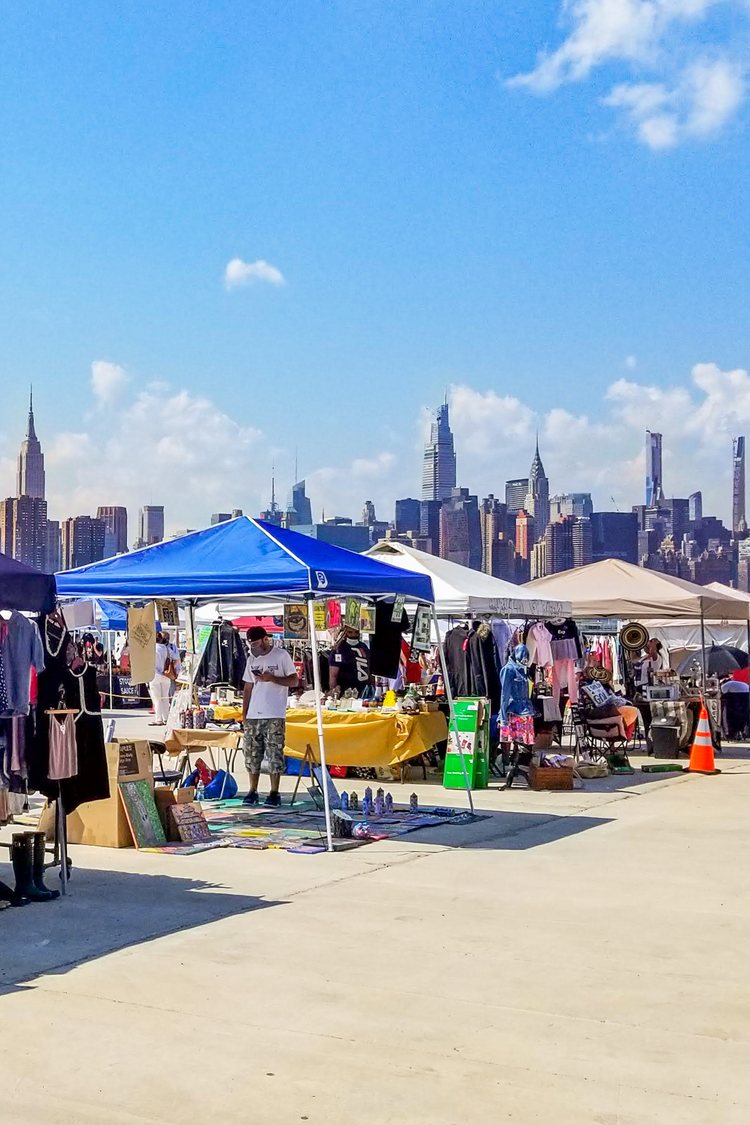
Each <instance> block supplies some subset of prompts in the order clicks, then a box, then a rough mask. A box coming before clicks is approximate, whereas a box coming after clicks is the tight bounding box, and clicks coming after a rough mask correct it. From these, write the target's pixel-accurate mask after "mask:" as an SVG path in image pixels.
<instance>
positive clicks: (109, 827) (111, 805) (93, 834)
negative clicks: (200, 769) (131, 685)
mask: <svg viewBox="0 0 750 1125" xmlns="http://www.w3.org/2000/svg"><path fill="white" fill-rule="evenodd" d="M105 751H106V755H107V772H108V774H109V797H108V798H107V800H106V801H90V802H88V803H87V804H84V805H79V806H78V808H77V809H76V811H75V812H73V813H70V814H69V816H68V841H69V843H71V844H91V845H93V846H94V847H99V848H132V846H133V837H132V835H131V832H130V825H129V824H128V819H127V817H126V816H125V809H124V808H123V806H122V801H121V800H120V794H119V792H118V789H117V782H118V779H120V778H123V779H125V778H127V779H128V780H131V781H135V780H137V779H138V778H139V777H141V778H144V777H145V778H147V779H148V780H149V781H150V782H151V788H152V789H153V787H154V773H153V766H152V760H153V759H152V754H151V748H150V747H149V744H148V742H146V741H133V740H122V741H118V740H115V741H114V742H109V743H107V745H106V746H105ZM121 767H122V768H121Z"/></svg>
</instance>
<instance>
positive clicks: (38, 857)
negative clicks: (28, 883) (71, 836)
mask: <svg viewBox="0 0 750 1125" xmlns="http://www.w3.org/2000/svg"><path fill="white" fill-rule="evenodd" d="M29 835H30V836H31V839H32V841H33V843H32V849H33V850H32V853H31V854H32V864H33V866H32V879H33V881H34V886H35V887H36V889H37V890H38V891H43V892H44V894H46V895H49V897H50V898H59V897H60V892H59V891H51V890H50V889H49V887H45V885H44V845H45V843H46V842H47V837H46V836H45V834H44V832H30V833H29Z"/></svg>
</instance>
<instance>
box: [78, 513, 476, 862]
mask: <svg viewBox="0 0 750 1125" xmlns="http://www.w3.org/2000/svg"><path fill="white" fill-rule="evenodd" d="M57 589H58V593H59V594H60V596H62V597H94V598H107V599H111V600H115V601H135V600H141V599H151V598H157V597H158V598H174V599H176V600H179V601H183V602H186V603H187V604H188V605H190V606H191V607H194V606H195V605H197V604H199V603H200V602H204V601H206V602H208V601H214V600H216V599H219V598H227V597H237V596H240V597H243V598H244V597H250V598H252V597H262V598H266V599H268V598H277V599H279V600H282V601H300V600H306V601H312V600H313V599H314V598H321V597H324V598H330V597H344V596H346V595H361V596H365V597H378V596H381V595H387V594H403V595H404V596H405V597H406V598H408V599H409V600H411V601H415V602H425V603H427V604H429V605H431V606H432V607H433V613H434V602H435V598H434V594H433V590H432V581H431V580H430V578H429V577H428V576H426V575H421V574H412V573H410V572H409V571H405V570H402V569H399V568H397V567H393V566H388V564H387V563H383V562H380V561H379V560H377V559H374V558H369V557H367V556H365V555H357V554H355V553H354V552H352V551H346V550H344V549H343V548H341V547H334V546H331V545H330V544H328V543H322V542H320V541H319V540H317V539H312V538H311V537H309V536H307V535H300V534H299V533H298V532H295V531H288V530H284V529H282V528H279V527H276V526H275V525H274V524H270V523H267V522H265V521H264V520H256V519H251V518H250V517H248V516H240V517H238V518H237V519H234V520H227V521H226V522H225V523H220V524H216V525H214V526H213V527H210V528H206V529H205V530H204V531H195V532H191V533H190V534H188V535H184V536H182V537H181V538H179V539H171V540H168V541H166V542H164V543H157V544H155V545H154V546H152V547H144V548H143V549H142V550H140V551H133V552H132V553H131V554H129V555H119V556H117V557H115V558H111V559H105V560H104V561H103V562H98V563H91V564H90V565H88V566H81V567H78V568H77V569H76V570H69V571H64V572H63V573H61V574H59V575H58V576H57ZM310 643H311V647H312V650H313V653H312V656H313V659H312V666H313V674H314V678H315V695H316V700H317V708H316V709H317V718H318V724H317V725H318V743H319V748H320V761H321V765H322V767H323V770H324V771H325V769H326V759H325V741H324V735H323V711H322V705H321V702H320V696H321V685H320V670H319V664H318V651H317V644H318V642H317V637H316V635H315V630H314V629H311V630H310ZM440 654H441V659H443V653H442V649H441V650H440ZM444 677H445V681H446V692H448V693H450V688H449V685H448V682H447V680H448V677H447V675H446V674H445V669H444ZM448 701H449V704H450V707H451V713H452V710H453V702H452V699H451V698H450V694H448ZM462 760H463V759H462ZM466 787H467V791H468V792H469V803H470V805H472V808H473V804H472V799H471V791H470V786H469V783H468V778H467V781H466ZM323 792H324V798H325V813H326V830H327V834H328V847H329V850H333V842H332V836H331V820H330V808H329V801H328V788H327V786H326V785H324V786H323Z"/></svg>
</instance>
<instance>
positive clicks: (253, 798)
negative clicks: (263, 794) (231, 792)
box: [242, 790, 258, 805]
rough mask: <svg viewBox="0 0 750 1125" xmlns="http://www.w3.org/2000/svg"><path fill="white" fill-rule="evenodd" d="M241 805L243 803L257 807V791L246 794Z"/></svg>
mask: <svg viewBox="0 0 750 1125" xmlns="http://www.w3.org/2000/svg"><path fill="white" fill-rule="evenodd" d="M242 803H243V805H257V803H258V792H257V790H256V791H255V792H252V793H248V794H247V796H246V797H245V798H244V800H243V802H242Z"/></svg>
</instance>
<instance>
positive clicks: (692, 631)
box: [649, 582, 750, 668]
mask: <svg viewBox="0 0 750 1125" xmlns="http://www.w3.org/2000/svg"><path fill="white" fill-rule="evenodd" d="M706 589H707V590H713V591H714V592H715V593H719V594H722V595H724V596H726V597H728V598H729V597H731V598H736V599H737V600H738V601H739V602H741V603H744V605H745V606H746V607H747V613H748V619H747V620H746V621H727V620H726V618H724V619H721V620H718V619H717V620H705V621H704V622H703V628H704V636H705V640H706V642H707V643H708V644H711V645H729V646H730V647H732V648H740V649H744V650H745V651H746V652H750V594H746V593H745V592H744V591H743V590H733V589H732V587H731V586H725V585H724V584H723V583H722V582H711V583H709V585H708V586H707V587H706ZM649 632H650V634H651V636H652V637H656V638H657V640H660V641H661V643H662V644H663V645H664V647H665V648H666V650H667V651H668V653H669V661H670V664H671V665H672V667H673V668H676V667H679V665H680V664H681V663H684V661H685V659H686V658H687V657H688V656H690V655H691V654H695V653H698V652H700V651H701V647H702V646H701V622H700V618H697V617H691V618H686V619H685V620H684V621H667V620H656V621H651V622H649Z"/></svg>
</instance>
